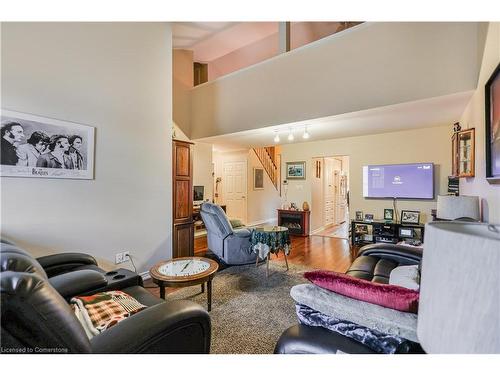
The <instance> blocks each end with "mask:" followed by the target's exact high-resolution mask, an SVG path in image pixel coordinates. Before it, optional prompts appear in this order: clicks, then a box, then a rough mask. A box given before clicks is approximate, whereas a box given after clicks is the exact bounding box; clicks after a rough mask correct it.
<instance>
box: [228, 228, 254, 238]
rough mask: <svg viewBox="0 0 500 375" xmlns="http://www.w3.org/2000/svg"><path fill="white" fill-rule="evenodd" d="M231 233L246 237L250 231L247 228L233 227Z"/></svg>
mask: <svg viewBox="0 0 500 375" xmlns="http://www.w3.org/2000/svg"><path fill="white" fill-rule="evenodd" d="M233 234H234V235H235V236H237V237H241V238H247V237H250V236H251V235H252V231H251V230H250V229H248V228H239V229H234V230H233Z"/></svg>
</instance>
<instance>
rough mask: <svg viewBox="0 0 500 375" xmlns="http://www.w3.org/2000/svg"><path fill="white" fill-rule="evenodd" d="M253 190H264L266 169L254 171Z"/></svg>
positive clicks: (255, 169)
mask: <svg viewBox="0 0 500 375" xmlns="http://www.w3.org/2000/svg"><path fill="white" fill-rule="evenodd" d="M253 189H254V190H263V189H264V168H254V169H253Z"/></svg>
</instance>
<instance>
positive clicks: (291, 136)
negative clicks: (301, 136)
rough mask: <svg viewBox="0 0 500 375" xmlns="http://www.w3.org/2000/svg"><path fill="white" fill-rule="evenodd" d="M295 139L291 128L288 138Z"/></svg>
mask: <svg viewBox="0 0 500 375" xmlns="http://www.w3.org/2000/svg"><path fill="white" fill-rule="evenodd" d="M294 139H295V137H294V136H293V132H292V129H290V134H288V140H289V141H290V142H291V141H293V140H294Z"/></svg>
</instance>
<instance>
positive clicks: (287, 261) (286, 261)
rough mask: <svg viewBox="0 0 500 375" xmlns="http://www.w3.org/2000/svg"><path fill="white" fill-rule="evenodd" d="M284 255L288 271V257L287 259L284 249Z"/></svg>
mask: <svg viewBox="0 0 500 375" xmlns="http://www.w3.org/2000/svg"><path fill="white" fill-rule="evenodd" d="M283 255H284V256H285V263H286V270H287V271H288V259H286V252H285V251H283Z"/></svg>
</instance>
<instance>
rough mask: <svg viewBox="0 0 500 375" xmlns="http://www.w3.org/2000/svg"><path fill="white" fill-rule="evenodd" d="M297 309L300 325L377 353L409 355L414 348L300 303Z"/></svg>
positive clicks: (407, 342)
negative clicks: (337, 335)
mask: <svg viewBox="0 0 500 375" xmlns="http://www.w3.org/2000/svg"><path fill="white" fill-rule="evenodd" d="M295 308H296V311H297V317H298V318H299V322H300V323H302V324H305V325H308V326H313V327H323V328H326V329H328V330H330V331H333V332H336V333H339V334H341V335H342V336H346V337H350V338H351V339H353V340H356V341H358V342H360V343H362V344H364V345H366V346H367V347H369V348H370V349H372V350H374V351H375V352H377V353H383V354H394V353H408V351H409V350H410V348H411V347H412V343H411V342H410V341H409V340H406V339H404V338H402V337H399V336H394V335H388V334H385V333H382V332H378V331H375V330H374V329H370V328H366V327H363V326H360V325H359V324H356V323H352V322H348V321H346V320H340V319H335V318H332V317H331V316H328V315H325V314H322V313H320V312H319V311H316V310H313V309H311V308H310V307H309V306H305V305H301V304H300V303H297V304H296V305H295Z"/></svg>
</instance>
